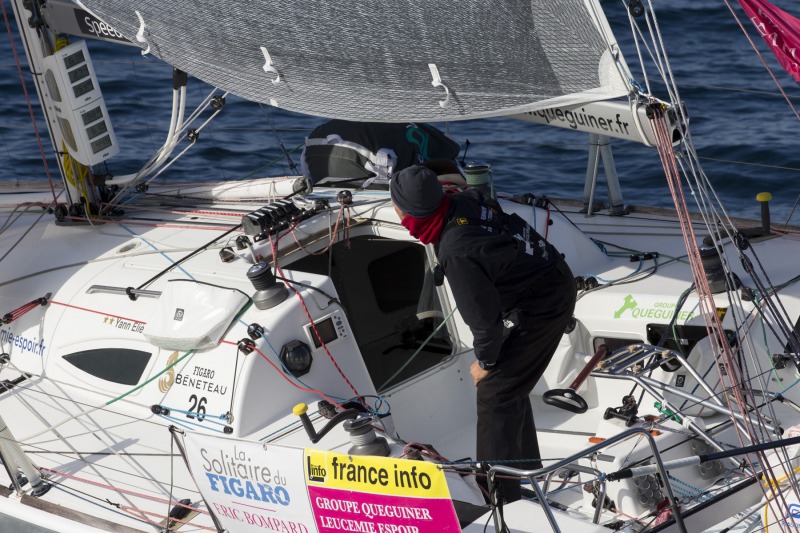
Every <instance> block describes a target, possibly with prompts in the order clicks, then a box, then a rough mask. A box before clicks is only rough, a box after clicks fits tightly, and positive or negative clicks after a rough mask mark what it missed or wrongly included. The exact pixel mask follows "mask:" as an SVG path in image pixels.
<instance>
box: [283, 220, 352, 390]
mask: <svg viewBox="0 0 800 533" xmlns="http://www.w3.org/2000/svg"><path fill="white" fill-rule="evenodd" d="M348 225H349V216H348ZM292 229H294V227H292ZM279 239H280V237H278V239H276V240H274V241H273V240H272V236H270V239H269V242H270V246H271V247H272V263H273V264H274V265H275V271H276V272H278V275H279V276H280V277H282V278H283V277H285V276H284V275H283V271H282V270H281V267H280V265H278V251H277V243H278V240H279ZM286 285H288V286H289V288H290V289H291V290H292V292H294V294H295V295H296V296H297V297H298V298H299V299H300V306H301V307H302V308H303V312H305V314H306V317H308V321H309V322H310V323H311V329H313V330H314V335H316V336H317V340H319V343H320V344H321V345H322V349H323V350H325V353H326V354H327V355H328V358H329V359H330V360H331V362H332V363H333V366H334V367H335V368H336V370H337V371H338V372H339V375H340V376H342V379H344V381H345V383H347V386H348V387H350V390H351V391H353V394H355V395H356V398H359V399H360V398H361V395H360V394H359V393H358V391H357V390H356V388H355V387H354V386H353V384H352V383H350V380H349V379H347V376H346V375H345V373H344V371H343V370H342V369H341V367H340V366H339V363H337V362H336V359H334V358H333V354H331V352H330V350H328V346H327V345H326V344H325V343H324V342H323V340H322V335H320V334H319V331H317V326H316V324H314V319H313V318H311V313H309V311H308V307H307V306H306V302H305V300H304V299H303V296H302V295H301V294H300V292H299V291H298V290H297V289H295V288H294V286H293V285H292V284H291V283H287V284H286Z"/></svg>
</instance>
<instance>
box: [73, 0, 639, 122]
mask: <svg viewBox="0 0 800 533" xmlns="http://www.w3.org/2000/svg"><path fill="white" fill-rule="evenodd" d="M81 4H82V5H83V6H84V7H85V8H86V9H88V10H90V11H92V12H93V13H94V14H95V15H96V16H98V17H99V18H101V19H103V20H104V21H105V22H106V23H108V24H110V25H112V26H113V27H114V28H115V29H116V30H117V31H119V32H120V33H122V34H123V35H125V36H126V37H127V38H128V39H130V40H131V41H133V42H137V39H136V35H137V33H138V32H140V29H141V24H140V19H139V16H138V15H137V12H138V14H139V15H141V20H143V21H144V29H143V30H142V31H141V33H142V35H143V38H144V39H145V40H146V41H147V44H144V43H140V45H141V46H142V48H145V47H146V46H147V45H149V47H150V52H151V53H152V54H153V55H155V56H157V57H159V58H161V59H163V60H164V61H166V62H167V63H169V64H171V65H173V66H175V67H176V68H179V69H181V70H184V71H186V72H188V73H189V74H191V75H192V76H194V77H196V78H198V79H201V80H203V81H205V82H207V83H209V84H211V85H214V86H217V87H219V88H220V89H224V90H227V91H230V92H232V93H234V94H236V95H239V96H241V97H243V98H245V99H248V100H252V101H256V102H263V103H267V104H271V105H275V106H277V107H281V108H284V109H288V110H291V111H296V112H300V113H306V114H310V115H316V116H322V117H330V118H340V119H345V120H358V121H376V122H401V121H440V120H457V119H468V118H479V117H486V116H496V115H506V114H512V113H520V112H524V111H531V110H535V109H541V108H544V107H552V106H554V105H569V104H579V103H582V102H588V101H595V100H603V99H608V98H613V97H617V96H621V95H624V94H626V92H627V89H626V85H625V81H624V78H623V77H621V76H620V75H619V73H618V72H617V70H618V64H617V63H615V62H613V61H611V62H609V61H608V58H609V57H610V56H611V54H610V52H609V42H608V38H609V34H608V33H607V32H606V33H605V34H604V33H603V32H601V30H599V29H598V27H597V25H596V24H595V22H594V18H593V13H592V12H590V11H589V9H591V6H596V4H595V0H590V1H589V2H585V1H584V0H527V1H523V0H493V1H492V2H487V1H480V2H478V1H474V0H460V1H458V2H448V3H445V2H430V1H429V0H425V1H421V0H393V1H392V2H377V1H364V0H361V1H357V2H329V1H327V0H314V1H311V0H308V1H304V2H285V1H278V0H246V1H245V0H242V1H237V2H226V3H224V4H219V3H211V2H196V1H194V0H170V1H169V2H164V1H163V0H138V1H137V2H135V3H132V2H129V1H127V0H83V1H82V2H81ZM587 6H589V8H588V9H587ZM597 11H598V12H599V7H597ZM595 15H596V14H595ZM262 47H263V49H265V50H266V51H267V52H268V55H269V58H270V59H271V61H272V66H273V67H274V69H275V70H277V72H278V73H279V74H280V78H281V80H280V82H279V83H277V84H275V83H273V80H274V79H275V78H276V74H275V73H273V72H267V71H265V69H264V66H265V54H264V53H263V52H262ZM604 56H605V60H603V58H604ZM431 64H433V65H435V71H436V72H438V74H439V77H440V79H441V83H442V84H443V86H444V87H446V88H447V89H446V90H445V88H444V87H443V86H438V87H436V86H434V85H433V84H432V81H433V80H434V74H433V72H432V69H431V67H430V65H431ZM601 65H602V66H601ZM609 65H610V66H609ZM447 92H449V97H448V95H447ZM444 102H446V105H444V106H443V105H442V103H444Z"/></svg>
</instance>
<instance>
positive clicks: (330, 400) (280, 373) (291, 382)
mask: <svg viewBox="0 0 800 533" xmlns="http://www.w3.org/2000/svg"><path fill="white" fill-rule="evenodd" d="M222 342H223V343H224V344H230V345H232V346H238V345H239V344H238V343H236V342H232V341H226V340H223V341H222ZM253 349H254V350H255V351H256V352H257V353H258V355H260V356H261V357H262V359H264V361H266V362H267V363H269V365H270V366H271V367H272V368H274V369H275V372H277V373H278V375H279V376H281V377H282V378H283V379H285V380H286V381H287V382H288V383H289V385H291V386H292V387H295V388H296V389H299V390H301V391H304V392H313V393H314V394H319V395H320V396H322V397H323V398H324V399H326V400H327V401H329V402H330V403H332V404H333V405H335V406H336V407H338V408H339V409H341V410H342V411H344V407H342V406H341V405H340V404H339V402H337V401H335V400H332V399H331V398H329V397H328V396H326V395H325V393H324V392H322V391H320V390H317V389H313V388H310V387H304V386H302V385H300V384H299V383H295V382H294V381H292V380H291V379H289V378H288V377H286V374H285V373H284V372H283V371H282V370H281V369H280V368H278V366H277V365H276V364H275V363H273V362H272V361H271V360H270V358H269V357H267V356H266V354H264V352H262V351H261V350H259V349H258V348H256V347H253Z"/></svg>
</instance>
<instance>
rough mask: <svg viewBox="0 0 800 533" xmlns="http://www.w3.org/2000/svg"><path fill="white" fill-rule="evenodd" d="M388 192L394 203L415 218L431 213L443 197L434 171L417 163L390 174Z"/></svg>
mask: <svg viewBox="0 0 800 533" xmlns="http://www.w3.org/2000/svg"><path fill="white" fill-rule="evenodd" d="M389 193H390V194H391V196H392V202H394V205H396V206H397V207H398V208H399V209H400V210H401V211H403V212H404V213H407V214H408V215H410V216H412V217H415V218H422V217H426V216H428V215H432V214H433V213H434V212H435V211H436V209H437V208H438V207H439V204H440V203H441V202H442V198H443V197H444V193H443V192H442V185H441V184H440V183H439V178H438V177H437V176H436V173H435V172H434V171H433V170H431V169H429V168H428V167H423V166H419V165H416V166H413V167H408V168H404V169H403V170H401V171H400V172H398V173H396V174H395V175H394V176H392V181H391V182H390V183H389Z"/></svg>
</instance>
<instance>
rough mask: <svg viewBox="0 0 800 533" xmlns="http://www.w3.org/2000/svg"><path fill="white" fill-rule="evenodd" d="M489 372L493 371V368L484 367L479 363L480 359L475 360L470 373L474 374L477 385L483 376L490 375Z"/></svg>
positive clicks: (473, 377)
mask: <svg viewBox="0 0 800 533" xmlns="http://www.w3.org/2000/svg"><path fill="white" fill-rule="evenodd" d="M489 372H491V370H484V369H482V368H481V365H480V364H478V361H475V362H474V363H472V366H470V367H469V373H470V375H471V376H472V382H473V383H474V384H475V386H476V387H477V386H478V383H479V382H480V381H481V380H482V379H483V378H485V377H486V376H488V375H489Z"/></svg>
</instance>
